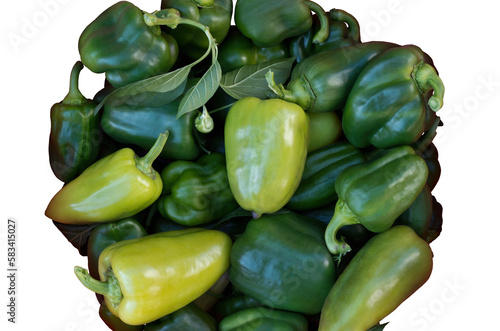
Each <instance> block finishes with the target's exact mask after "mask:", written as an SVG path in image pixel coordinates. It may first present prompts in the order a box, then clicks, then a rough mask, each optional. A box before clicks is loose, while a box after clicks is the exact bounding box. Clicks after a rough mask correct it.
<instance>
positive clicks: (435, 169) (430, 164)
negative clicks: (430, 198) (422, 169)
mask: <svg viewBox="0 0 500 331" xmlns="http://www.w3.org/2000/svg"><path fill="white" fill-rule="evenodd" d="M420 156H421V157H422V158H423V159H424V160H425V163H427V168H429V176H428V177H427V185H428V186H429V188H430V190H431V191H432V190H433V189H434V187H436V184H437V183H438V181H439V178H440V177H441V164H440V163H439V153H438V150H437V148H436V145H434V144H433V143H431V144H430V145H429V146H428V147H427V148H426V149H425V150H424V151H423V152H422V154H421V155H420Z"/></svg>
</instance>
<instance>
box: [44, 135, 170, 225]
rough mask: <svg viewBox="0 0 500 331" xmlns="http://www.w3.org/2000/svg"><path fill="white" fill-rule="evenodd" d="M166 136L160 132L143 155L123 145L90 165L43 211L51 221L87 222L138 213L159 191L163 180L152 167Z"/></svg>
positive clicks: (111, 219) (148, 204)
mask: <svg viewBox="0 0 500 331" xmlns="http://www.w3.org/2000/svg"><path fill="white" fill-rule="evenodd" d="M167 138H168V131H167V132H166V133H162V134H160V135H159V137H158V140H157V141H156V143H155V145H154V146H153V147H152V148H151V150H150V151H149V152H148V153H147V154H146V155H145V156H143V157H141V158H140V157H138V156H137V155H135V153H134V151H133V150H132V149H130V148H122V149H120V150H119V151H117V152H114V153H112V154H110V155H108V156H106V157H104V158H102V159H100V160H99V161H97V162H95V163H94V164H92V165H91V166H90V167H88V168H87V169H85V171H84V172H83V173H82V174H81V175H80V176H78V177H77V178H75V179H74V180H72V181H71V182H69V183H68V184H67V185H65V186H63V188H62V189H61V190H60V191H59V192H57V193H56V195H55V196H54V197H53V198H52V200H51V201H50V202H49V205H48V206H47V209H46V210H45V215H46V216H47V217H48V218H51V219H53V220H54V221H57V222H60V223H66V224H90V223H102V222H111V221H116V220H119V219H122V218H125V217H129V216H132V215H135V214H137V213H138V212H140V211H142V210H144V209H145V208H147V207H148V206H150V205H151V204H152V203H153V202H154V201H156V199H158V197H159V196H160V194H161V191H162V188H163V183H162V181H161V178H160V175H159V174H158V172H156V170H155V169H153V167H152V164H153V161H154V160H155V159H156V158H157V157H158V155H159V154H160V152H161V150H162V149H163V146H164V145H165V142H166V141H167Z"/></svg>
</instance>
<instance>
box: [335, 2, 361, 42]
mask: <svg viewBox="0 0 500 331" xmlns="http://www.w3.org/2000/svg"><path fill="white" fill-rule="evenodd" d="M330 17H331V18H332V20H334V21H339V22H344V23H346V24H347V31H349V36H350V37H351V38H352V39H353V40H354V41H355V42H358V43H359V42H361V32H360V28H359V22H358V20H357V19H356V18H355V17H354V16H352V15H351V14H349V13H348V12H346V11H344V10H342V9H332V10H330Z"/></svg>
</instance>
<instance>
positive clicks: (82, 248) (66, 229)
mask: <svg viewBox="0 0 500 331" xmlns="http://www.w3.org/2000/svg"><path fill="white" fill-rule="evenodd" d="M52 222H53V223H54V225H55V226H56V227H57V228H58V229H59V231H61V233H62V234H63V235H64V236H65V237H66V239H68V241H69V242H70V243H71V244H72V245H73V246H74V247H75V248H76V249H78V252H79V253H80V255H82V256H87V241H88V239H89V236H90V233H91V232H92V230H93V229H94V228H95V227H96V226H97V225H72V224H63V223H59V222H56V221H52Z"/></svg>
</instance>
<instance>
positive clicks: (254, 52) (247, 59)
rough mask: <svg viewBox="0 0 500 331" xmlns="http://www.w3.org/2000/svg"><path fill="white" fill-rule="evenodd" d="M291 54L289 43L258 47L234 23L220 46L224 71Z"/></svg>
mask: <svg viewBox="0 0 500 331" xmlns="http://www.w3.org/2000/svg"><path fill="white" fill-rule="evenodd" d="M289 56H290V53H289V51H288V44H287V43H285V42H281V43H278V44H276V45H273V46H270V47H258V46H256V45H255V44H254V43H253V42H252V40H250V39H248V38H247V37H245V36H244V35H243V34H242V33H241V32H240V30H238V28H237V27H236V26H234V25H232V26H231V27H230V28H229V33H228V34H227V36H226V38H225V39H224V42H223V43H222V44H221V45H220V47H219V56H218V60H219V63H220V65H221V68H222V73H226V72H228V71H232V70H235V69H238V68H241V67H243V66H245V65H251V64H257V63H261V62H265V61H271V60H276V59H285V58H288V57H289Z"/></svg>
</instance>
